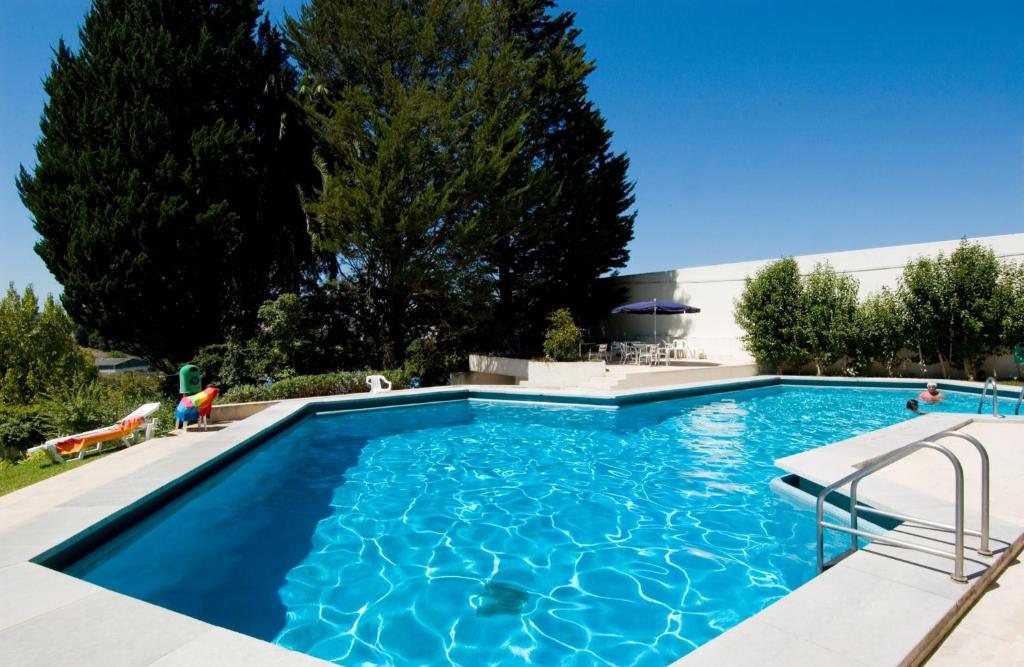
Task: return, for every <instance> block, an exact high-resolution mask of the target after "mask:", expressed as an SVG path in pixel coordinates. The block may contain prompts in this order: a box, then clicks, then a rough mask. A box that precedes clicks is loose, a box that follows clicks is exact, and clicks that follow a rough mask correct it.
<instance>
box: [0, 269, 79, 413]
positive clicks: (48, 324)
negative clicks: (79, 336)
mask: <svg viewBox="0 0 1024 667" xmlns="http://www.w3.org/2000/svg"><path fill="white" fill-rule="evenodd" d="M74 329H75V328H74V325H73V324H72V323H71V319H70V318H69V317H68V316H67V313H65V312H64V309H63V308H61V307H60V306H59V305H57V302H56V301H54V300H53V297H47V298H46V301H44V302H43V306H42V308H41V309H40V307H39V300H38V299H37V298H36V295H35V292H33V291H32V288H31V287H28V288H26V289H25V292H24V294H18V292H17V291H16V290H15V289H14V285H13V284H11V285H10V286H9V287H8V288H7V294H6V295H5V296H4V298H3V299H2V300H0V402H2V403H8V404H19V403H31V402H32V401H34V400H35V399H36V397H37V396H39V395H41V394H43V393H44V392H46V391H49V390H50V389H52V388H53V387H54V386H57V385H66V384H68V383H72V384H73V383H77V382H81V381H83V380H90V379H92V378H95V377H96V374H97V371H96V365H95V364H94V363H93V360H92V358H91V357H90V356H89V355H88V354H86V353H85V352H83V351H82V350H81V349H79V347H78V344H77V343H75V339H74Z"/></svg>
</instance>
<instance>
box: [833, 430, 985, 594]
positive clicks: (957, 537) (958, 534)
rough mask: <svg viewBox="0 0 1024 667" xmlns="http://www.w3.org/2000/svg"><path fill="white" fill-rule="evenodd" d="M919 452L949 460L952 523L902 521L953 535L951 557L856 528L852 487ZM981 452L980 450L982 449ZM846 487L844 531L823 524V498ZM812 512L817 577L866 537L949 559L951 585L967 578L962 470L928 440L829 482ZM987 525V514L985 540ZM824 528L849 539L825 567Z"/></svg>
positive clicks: (949, 454)
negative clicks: (929, 451)
mask: <svg viewBox="0 0 1024 667" xmlns="http://www.w3.org/2000/svg"><path fill="white" fill-rule="evenodd" d="M972 444H973V443H972ZM979 445H980V443H979ZM919 449H934V450H935V451H937V452H939V453H940V454H942V455H943V456H945V457H946V459H947V460H949V462H950V464H951V465H952V466H953V476H954V478H955V489H954V490H955V496H956V498H955V501H956V503H955V512H954V521H953V525H952V526H945V525H943V524H937V523H934V522H930V521H924V520H918V519H913V518H912V517H904V518H905V519H907V520H912V521H916V522H918V523H921V524H923V525H931V526H932V527H936V528H945V529H951V530H952V531H953V553H952V554H950V553H949V552H946V551H940V550H938V549H932V548H929V547H925V546H922V545H920V544H915V543H913V542H906V541H904V540H897V539H894V538H890V537H886V536H884V535H875V534H872V533H867V532H864V531H862V530H858V529H857V528H856V521H857V505H858V503H857V490H856V486H855V483H857V482H859V481H860V480H861V479H863V478H864V477H867V476H868V475H871V474H873V473H875V472H878V471H879V470H882V469H883V468H886V467H888V466H890V465H892V464H893V463H896V462H897V461H899V460H901V459H903V458H905V457H907V456H909V455H911V454H913V453H914V452H916V451H917V450H919ZM981 449H982V450H984V448H983V447H982V448H981ZM987 458H988V455H987V453H986V454H985V456H984V459H983V460H985V461H987ZM983 466H984V468H985V470H986V472H987V470H988V466H987V463H986V464H983ZM847 484H850V485H851V486H850V526H849V527H847V526H840V525H838V524H834V523H830V522H826V521H825V498H826V497H827V496H828V495H829V494H830V493H833V492H834V491H836V490H837V489H839V488H841V487H843V486H846V485H847ZM983 486H984V487H985V489H986V490H987V488H988V484H987V482H986V483H985V484H983ZM986 505H987V503H986ZM986 509H987V507H986ZM816 510H817V511H816V519H817V532H818V572H819V573H821V572H824V571H825V568H826V567H828V566H829V565H831V564H832V563H833V562H835V561H838V560H841V559H843V558H845V557H847V556H849V555H850V554H852V553H854V552H856V551H857V549H859V548H860V546H859V544H858V541H857V538H858V537H866V538H869V539H871V540H873V541H875V542H878V543H881V544H890V545H893V546H899V547H905V548H907V549H914V550H916V551H922V552H924V553H930V554H932V555H935V556H942V557H943V558H951V559H953V574H952V575H951V576H952V578H953V581H957V582H960V583H964V582H966V581H967V578H966V577H964V532H965V531H964V470H963V466H961V465H960V460H959V459H958V458H957V456H956V455H955V454H954V453H953V452H951V451H950V450H949V449H948V448H946V447H944V446H943V445H939V444H937V443H934V442H931V441H929V440H919V441H917V442H913V443H911V444H909V445H904V446H903V447H900V448H899V449H894V450H893V451H891V452H889V453H888V454H886V455H884V456H882V457H880V458H878V459H876V460H875V461H874V462H872V463H870V464H868V465H867V466H865V467H863V468H861V469H860V470H857V471H855V472H852V473H850V474H849V475H847V476H846V477H843V478H842V479H840V480H839V481H837V482H833V483H832V484H830V485H828V486H826V487H825V488H824V489H822V490H821V492H820V493H819V494H818V502H817V507H816ZM871 511H875V510H871ZM876 513H878V514H886V513H885V512H882V511H877V512H876ZM987 524H988V521H987V514H986V517H985V518H984V519H983V521H982V527H983V532H985V534H986V536H987ZM825 528H831V529H833V530H838V531H840V532H844V533H848V534H849V535H850V548H849V549H847V550H846V551H844V552H843V553H842V554H840V555H838V556H836V558H834V559H832V560H831V561H829V562H828V563H826V562H825ZM971 532H972V533H973V531H971ZM986 542H987V539H986ZM986 546H987V544H986Z"/></svg>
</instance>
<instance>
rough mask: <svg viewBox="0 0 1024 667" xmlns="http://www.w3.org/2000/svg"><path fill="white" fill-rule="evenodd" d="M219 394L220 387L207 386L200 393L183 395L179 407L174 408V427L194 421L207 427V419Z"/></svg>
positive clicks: (180, 426) (181, 426) (183, 425)
mask: <svg viewBox="0 0 1024 667" xmlns="http://www.w3.org/2000/svg"><path fill="white" fill-rule="evenodd" d="M218 394H220V389H217V388H216V387H207V388H206V389H204V390H202V391H201V392H199V393H198V394H192V395H191V396H182V397H181V401H180V402H179V403H178V407H177V408H175V409H174V428H176V429H177V428H184V427H185V426H187V425H188V424H190V423H192V422H196V423H197V424H199V425H200V426H202V427H203V428H206V420H207V418H208V417H209V416H210V411H211V410H213V402H214V401H215V400H216V399H217V395H218Z"/></svg>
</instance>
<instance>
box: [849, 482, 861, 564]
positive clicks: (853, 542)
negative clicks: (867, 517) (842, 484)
mask: <svg viewBox="0 0 1024 667" xmlns="http://www.w3.org/2000/svg"><path fill="white" fill-rule="evenodd" d="M861 479H862V478H861V477H858V478H857V479H855V480H853V481H852V482H850V528H853V529H854V530H857V485H858V484H860V480H861ZM859 548H860V542H858V540H857V535H856V534H855V533H850V549H852V550H853V551H856V550H857V549H859Z"/></svg>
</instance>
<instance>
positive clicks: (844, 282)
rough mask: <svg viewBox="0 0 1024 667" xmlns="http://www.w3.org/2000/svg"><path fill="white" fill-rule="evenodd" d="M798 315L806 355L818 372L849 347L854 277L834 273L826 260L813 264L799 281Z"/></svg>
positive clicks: (854, 314) (854, 309)
mask: <svg viewBox="0 0 1024 667" xmlns="http://www.w3.org/2000/svg"><path fill="white" fill-rule="evenodd" d="M800 315H801V316H802V317H803V318H804V324H803V329H804V332H805V335H806V336H807V352H808V355H809V356H810V358H811V361H813V362H814V370H815V372H816V373H817V374H818V375H822V374H823V373H824V372H825V369H826V368H828V367H829V366H831V365H832V364H834V363H836V362H837V361H839V360H840V359H841V358H842V357H843V356H844V355H845V354H846V352H847V350H848V349H849V341H850V339H851V337H852V336H853V334H854V327H855V323H856V317H857V280H856V279H855V278H853V277H852V276H848V275H840V274H838V273H836V272H835V270H834V269H833V268H832V266H831V265H829V264H828V263H825V264H818V265H816V266H815V267H814V270H813V271H812V272H811V273H810V274H808V275H807V277H806V278H805V279H804V281H803V289H802V292H801V304H800Z"/></svg>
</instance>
